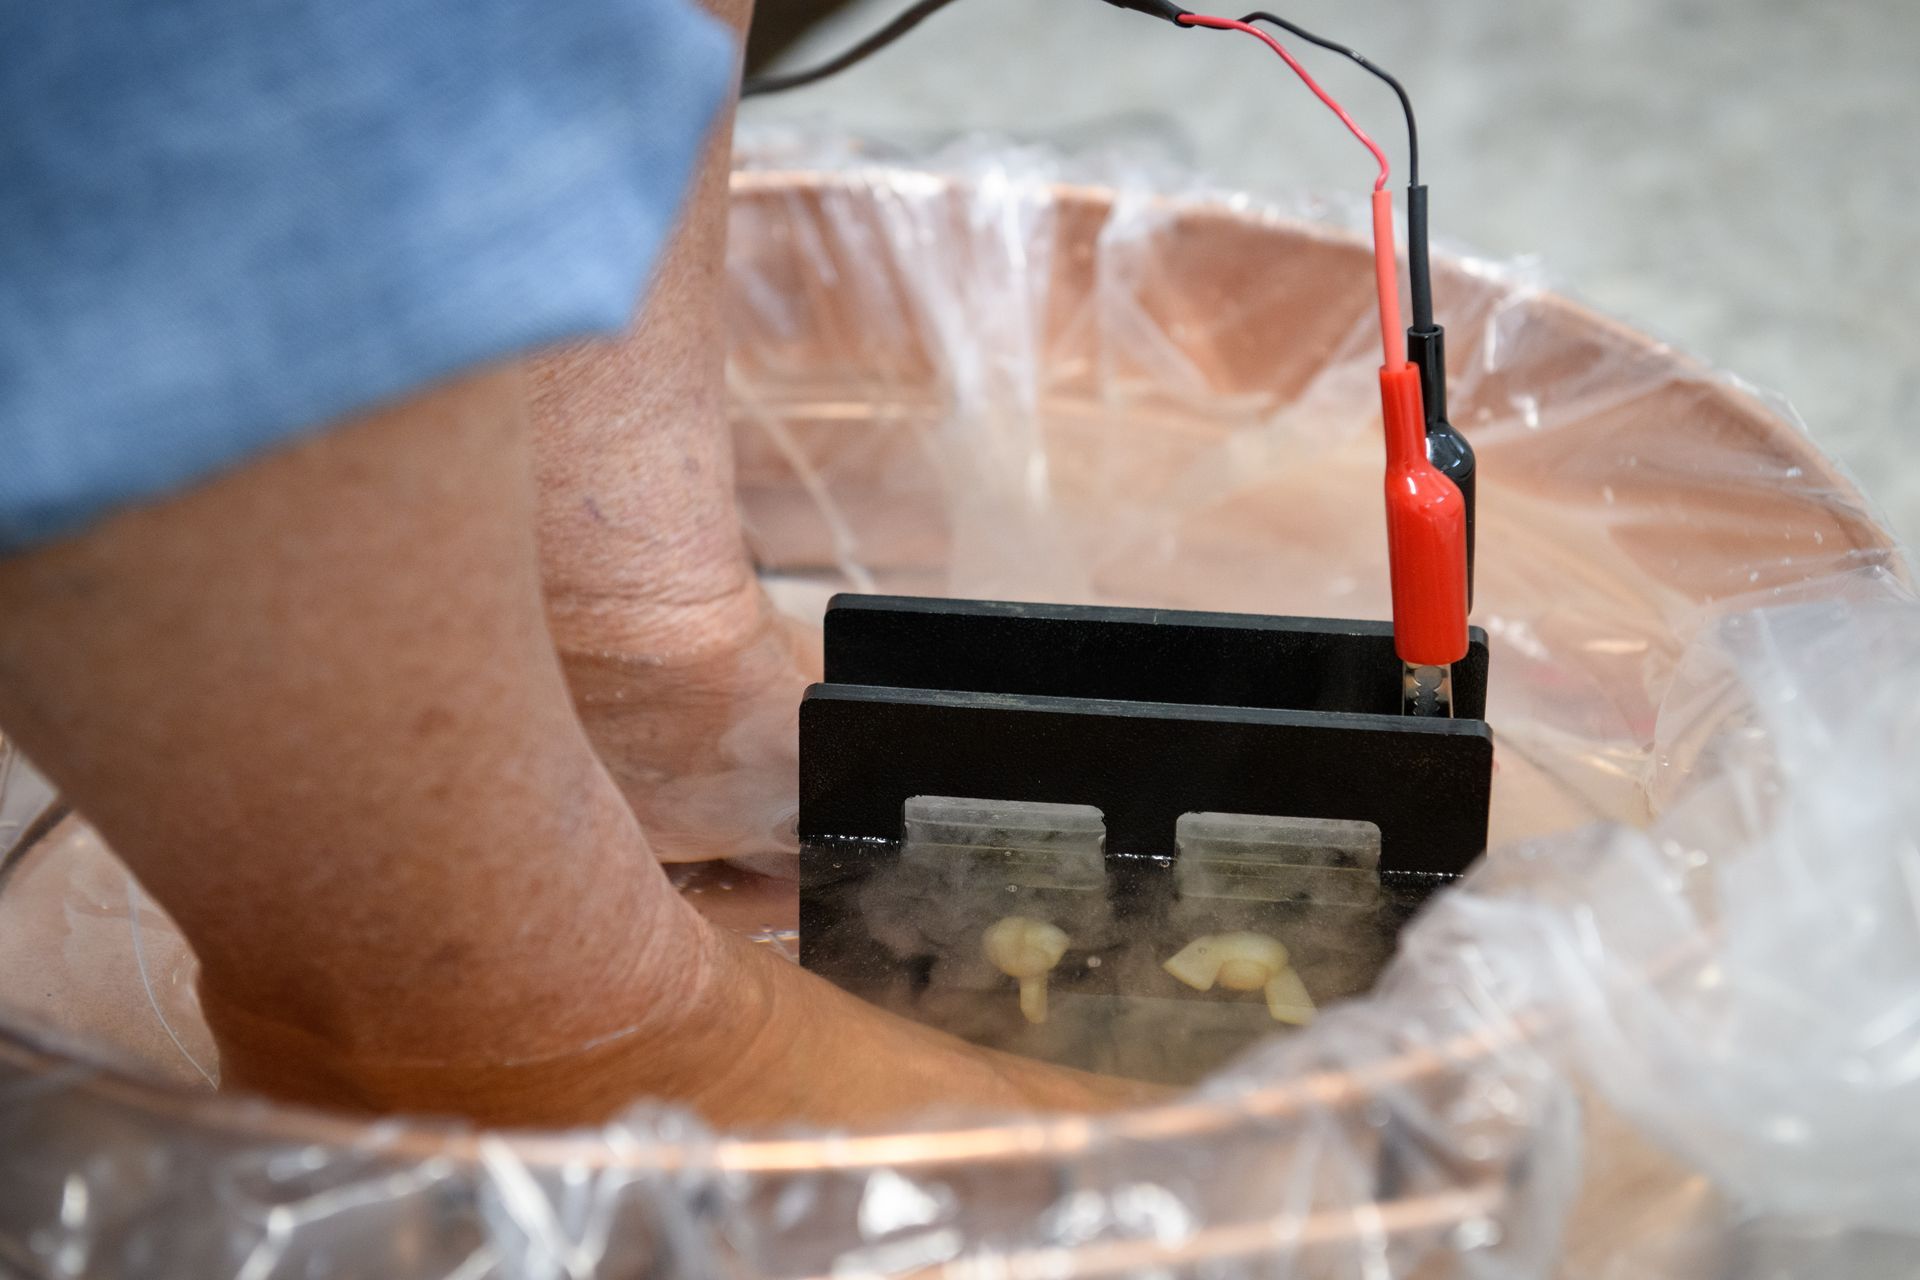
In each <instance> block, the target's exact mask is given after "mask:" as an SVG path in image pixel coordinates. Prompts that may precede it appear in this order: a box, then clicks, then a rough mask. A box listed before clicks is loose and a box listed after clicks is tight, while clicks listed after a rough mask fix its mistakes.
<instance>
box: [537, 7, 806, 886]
mask: <svg viewBox="0 0 1920 1280" xmlns="http://www.w3.org/2000/svg"><path fill="white" fill-rule="evenodd" d="M709 8H711V9H713V10H715V11H716V12H717V13H719V14H720V16H721V17H723V18H725V19H726V20H728V21H730V22H732V23H733V24H734V25H735V26H737V27H738V28H740V29H741V30H744V29H745V27H746V22H747V17H748V13H749V10H750V8H751V5H750V3H749V2H748V0H711V2H710V3H709ZM731 125H732V122H731V120H730V119H727V120H722V121H720V122H718V124H717V125H716V127H715V130H714V134H713V137H712V139H711V140H710V143H709V146H708V150H707V156H706V160H705V164H704V167H703V169H702V172H701V176H700V178H699V181H698V185H697V186H696V188H695V189H694V190H693V192H692V193H691V194H690V197H689V201H688V205H687V209H686V212H685V214H684V215H683V218H682V221H681V227H680V231H679V233H678V235H677V236H676V237H675V239H674V241H673V243H672V246H671V248H670V249H669V251H668V252H667V254H666V255H665V256H664V258H663V260H662V265H661V267H660V269H659V271H658V273H657V275H656V277H655V279H654V282H653V284H652V292H651V294H650V295H649V299H648V302H647V306H646V308H645V310H644V312H643V313H642V315H641V317H640V319H639V321H638V322H637V323H636V325H635V326H634V328H633V330H632V331H631V332H630V333H629V334H627V335H626V336H625V337H624V338H622V339H620V340H618V341H615V342H596V343H588V344H583V345H581V346H578V347H574V348H571V349H568V350H566V351H562V352H558V353H555V354H552V355H550V356H547V357H545V358H543V359H541V360H540V361H538V362H537V363H536V364H535V366H534V371H533V400H532V403H533V412H534V425H535V446H536V460H537V475H538V477H539V489H540V506H539V532H540V555H541V565H542V570H543V573H544V576H545V582H546V589H547V600H548V612H549V616H550V618H551V620H552V625H553V633H554V639H555V643H556V644H557V645H558V647H559V649H560V652H561V656H562V658H563V660H564V662H565V665H566V670H567V676H568V680H569V682H570V684H571V685H572V687H573V690H574V694H575V697H576V699H577V700H578V702H579V705H580V710H581V715H582V717H583V719H584V721H585V723H586V726H587V731H588V733H589V734H590V735H591V736H592V737H593V740H594V742H595V744H596V745H597V746H598V747H599V748H600V751H601V754H602V756H603V757H604V758H605V760H606V761H607V765H608V767H609V768H610V769H611V770H612V772H613V776H614V778H615V780H616V781H618V782H619V783H620V785H621V787H622V789H623V790H624V791H625V793H626V795H627V797H628V799H629V800H630V801H631V802H632V803H633V805H634V808H635V810H636V812H637V813H638V814H639V815H640V819H641V822H642V825H643V826H644V827H645V828H646V830H647V833H648V835H649V836H650V837H651V838H652V840H653V843H654V847H655V848H656V850H657V851H658V852H659V854H660V856H661V857H662V858H664V859H667V860H670V861H684V860H694V859H701V858H712V857H724V856H728V855H733V854H743V853H762V852H766V851H769V850H772V849H778V848H782V847H785V844H786V841H787V839H788V838H789V837H788V835H787V833H786V831H785V830H784V829H783V828H784V822H783V821H782V819H783V818H784V817H785V810H786V808H787V807H788V806H789V805H790V798H791V795H792V792H793V778H794V756H793V744H794V714H795V708H796V707H797V705H798V702H799V697H800V693H801V690H802V689H803V688H804V687H805V685H806V683H807V682H808V680H809V679H810V678H812V677H813V676H814V675H815V674H816V673H817V664H818V657H817V655H816V654H814V653H812V652H811V651H810V648H809V646H808V645H806V644H805V643H803V642H801V641H800V640H799V639H798V637H796V636H795V635H794V634H793V633H791V632H790V630H789V629H788V628H787V627H786V626H784V625H783V624H782V623H781V621H780V620H779V619H778V617H777V616H776V615H775V614H774V613H773V611H772V610H771V609H770V607H769V606H768V604H767V602H766V598H765V596H764V595H763V594H762V593H761V591H760V589H759V586H758V584H757V583H756V581H755V579H754V574H753V566H752V565H751V564H750V563H749V560H748V557H747V551H746V546H745V543H744V541H743V539H742V536H741V530H740V523H739V518H738V515H737V513H736V510H735V507H734V488H733V456H732V449H731V444H730V441H729V438H728V433H727V423H726V386H725V355H726V333H725V329H724V326H723V320H722V315H721V304H722V301H723V297H724V286H725V271H726V262H725V258H726V226H727V174H728V169H729V160H730V134H731Z"/></svg>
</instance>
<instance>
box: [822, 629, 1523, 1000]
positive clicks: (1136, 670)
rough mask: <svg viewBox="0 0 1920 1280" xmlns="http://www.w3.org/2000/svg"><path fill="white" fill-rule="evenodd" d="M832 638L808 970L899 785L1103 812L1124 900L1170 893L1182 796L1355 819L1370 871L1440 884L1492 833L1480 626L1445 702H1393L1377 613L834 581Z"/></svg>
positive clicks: (1189, 807)
mask: <svg viewBox="0 0 1920 1280" xmlns="http://www.w3.org/2000/svg"><path fill="white" fill-rule="evenodd" d="M825 644H826V673H825V674H826V679H825V682H824V683H822V684H819V685H816V686H814V687H813V688H812V689H810V690H809V691H808V693H807V696H806V700H805V702H804V703H803V704H802V706H801V710H800V815H799V834H800V838H801V842H802V846H803V853H802V860H801V916H800V926H801V960H802V963H803V964H807V965H808V967H817V966H816V965H815V963H814V961H815V960H816V958H817V959H821V960H824V959H825V958H826V957H825V956H823V955H820V954H819V953H818V946H817V942H818V940H819V939H821V938H823V937H825V936H827V935H828V934H829V933H831V932H832V931H833V929H834V927H835V926H836V925H837V924H839V923H840V921H839V916H840V914H841V913H842V912H843V911H844V910H845V904H846V903H848V902H849V901H850V900H851V899H850V898H849V894H848V891H849V889H850V888H852V889H857V887H858V883H859V882H860V881H861V880H862V879H864V878H865V877H867V876H868V875H870V874H872V873H874V872H877V871H879V870H880V869H882V868H883V867H885V866H886V865H888V864H889V863H890V862H891V861H892V860H893V859H894V858H896V857H897V856H898V853H899V850H900V847H901V842H902V840H903V821H904V819H903V813H904V809H905V805H906V802H907V801H908V800H909V799H911V798H913V797H916V796H954V797H964V798H968V799H982V800H999V801H1016V802H1051V803H1061V804H1082V805H1091V806H1093V807H1095V808H1098V809H1099V810H1100V811H1101V812H1102V813H1103V814H1104V815H1105V820H1106V830H1107V836H1106V856H1107V861H1108V865H1109V868H1110V870H1111V872H1112V875H1111V889H1110V892H1111V894H1112V895H1113V897H1114V899H1115V901H1114V903H1113V909H1114V911H1115V913H1116V915H1120V916H1124V915H1126V914H1128V912H1129V909H1130V901H1129V900H1130V899H1135V898H1141V899H1145V898H1150V897H1152V896H1154V895H1155V894H1163V893H1164V892H1165V883H1164V882H1165V881H1168V880H1170V878H1171V876H1172V872H1173V862H1174V858H1173V855H1174V852H1175V836H1174V830H1175V824H1176V823H1177V822H1178V821H1179V819H1180V818H1181V816H1182V815H1184V814H1189V813H1235V814H1260V815H1270V816H1274V817H1292V818H1318V819H1346V820H1358V821H1364V822H1370V823H1372V824H1374V825H1375V826H1376V827H1377V828H1379V831H1380V872H1381V875H1382V878H1383V879H1387V878H1394V877H1399V878H1402V879H1411V880H1414V881H1430V882H1432V883H1434V884H1437V883H1441V882H1444V880H1446V879H1448V878H1451V877H1453V876H1457V875H1459V874H1460V873H1462V872H1464V871H1465V870H1466V869H1467V867H1468V865H1469V864H1471V863H1472V862H1473V861H1474V859H1476V858H1477V857H1478V856H1479V855H1480V853H1481V852H1482V851H1483V850H1484V849H1485V847H1486V843H1487V815H1488V806H1489V801H1490V798H1491V791H1492V781H1493V734H1492V731H1491V729H1489V727H1488V726H1487V724H1486V722H1485V721H1484V719H1483V718H1482V717H1483V716H1484V715H1485V708H1486V691H1487V664H1488V659H1487V643H1486V635H1485V633H1484V632H1482V631H1481V630H1479V629H1478V628H1475V629H1474V631H1473V635H1472V647H1471V650H1470V652H1469V654H1468V656H1467V657H1466V659H1465V660H1464V661H1462V662H1461V663H1459V664H1457V665H1456V667H1455V670H1454V686H1453V691H1454V709H1455V717H1454V718H1452V719H1434V718H1423V717H1416V716H1408V715H1404V714H1402V713H1401V710H1400V698H1401V674H1402V668H1401V663H1400V660H1399V658H1398V656H1397V655H1396V654H1395V652H1394V648H1393V631H1392V627H1391V625H1390V624H1387V623H1384V622H1366V621H1349V620H1342V619H1326V618H1275V617H1259V616H1252V615H1243V614H1222V613H1196V612H1176V611H1167V610H1148V609H1117V608H1104V607H1091V606H1078V605H1032V604H1014V603H1007V602H1000V601H971V600H931V599H916V598H907V597H889V596H857V595H843V596H838V597H836V598H835V599H834V601H833V602H832V604H831V605H830V606H829V608H828V610H827V615H826V635H825ZM1155 882H1161V883H1155ZM829 976H831V974H830V975H829Z"/></svg>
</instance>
